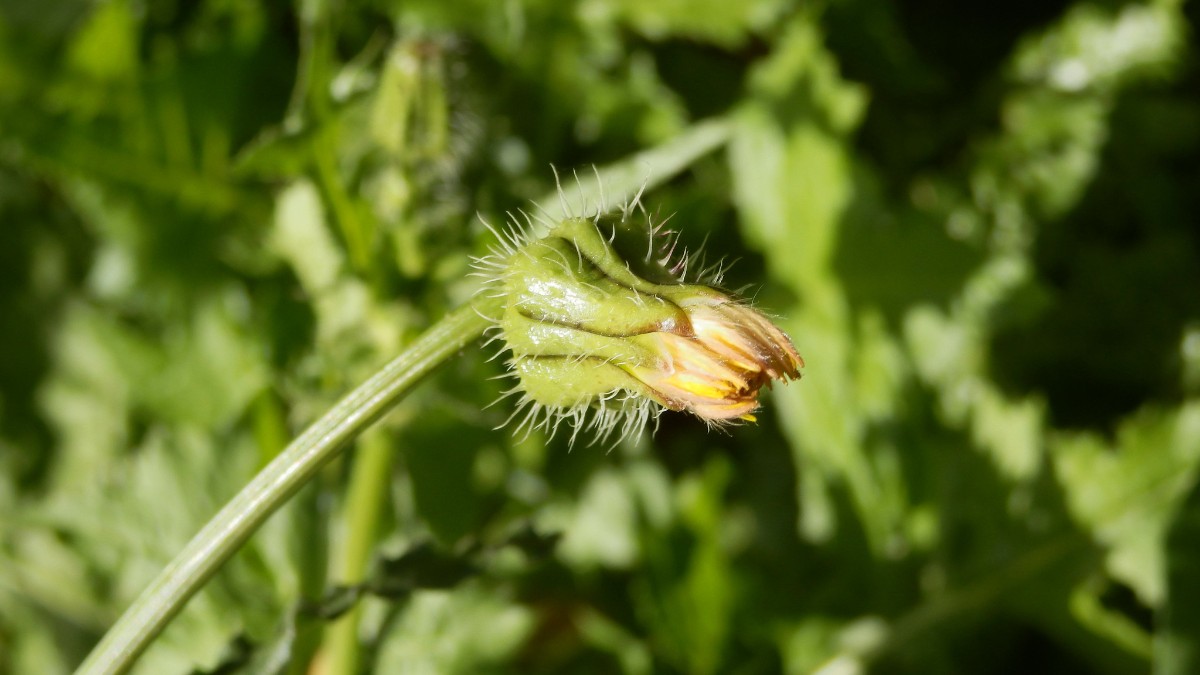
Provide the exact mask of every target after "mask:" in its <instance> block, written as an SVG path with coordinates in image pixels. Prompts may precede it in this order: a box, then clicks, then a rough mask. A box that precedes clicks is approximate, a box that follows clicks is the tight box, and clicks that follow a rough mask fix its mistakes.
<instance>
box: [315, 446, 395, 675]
mask: <svg viewBox="0 0 1200 675" xmlns="http://www.w3.org/2000/svg"><path fill="white" fill-rule="evenodd" d="M389 440H390V437H389V436H388V435H387V434H386V433H383V432H382V430H380V429H375V430H374V431H372V432H370V433H367V434H365V435H364V436H363V437H362V439H361V440H360V441H359V443H358V452H357V453H356V456H355V458H354V466H353V467H352V468H351V470H350V488H349V490H348V491H347V494H346V506H345V508H344V510H343V514H342V520H343V523H342V530H343V533H344V534H343V537H342V542H341V546H340V553H341V560H340V561H339V563H338V568H337V577H338V578H337V581H338V582H339V583H341V584H345V585H351V584H357V583H359V582H361V581H362V580H363V578H364V576H365V575H366V572H367V567H368V565H369V564H370V561H371V551H372V550H373V549H374V546H375V539H376V537H377V535H378V530H379V520H380V516H382V515H383V514H382V511H383V508H384V506H385V505H386V504H387V503H388V501H387V487H388V485H389V484H390V483H391V478H392V475H391V474H392V459H393V458H394V457H395V452H394V450H395V449H394V448H393V447H392V444H391V443H390V442H389ZM361 617H362V603H361V602H358V603H356V604H355V605H354V607H352V608H351V609H350V611H348V612H346V614H345V615H344V616H342V617H341V618H340V619H338V620H337V622H335V623H334V624H333V625H332V626H330V627H329V631H328V632H327V633H326V635H327V638H326V645H327V647H326V649H327V651H326V653H325V664H326V672H330V673H357V672H359V666H358V659H359V639H358V624H359V620H360V618H361Z"/></svg>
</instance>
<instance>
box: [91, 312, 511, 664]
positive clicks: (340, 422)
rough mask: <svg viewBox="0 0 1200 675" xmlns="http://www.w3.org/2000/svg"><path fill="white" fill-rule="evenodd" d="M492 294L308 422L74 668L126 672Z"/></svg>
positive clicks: (473, 334) (445, 354)
mask: <svg viewBox="0 0 1200 675" xmlns="http://www.w3.org/2000/svg"><path fill="white" fill-rule="evenodd" d="M495 302H497V301H495V300H491V299H488V298H483V297H481V298H480V299H479V300H478V302H476V303H475V304H474V305H468V306H464V307H461V308H459V309H457V310H455V311H454V312H452V313H450V314H448V315H447V316H446V317H445V318H443V319H442V320H441V321H440V322H438V323H437V324H435V325H433V326H432V327H430V328H429V330H427V331H425V333H424V334H422V335H421V337H419V338H417V340H416V342H414V343H413V344H412V345H410V346H409V347H408V348H407V349H405V350H404V352H403V353H402V354H400V356H398V357H396V358H395V359H394V360H393V361H392V362H391V363H388V364H387V365H386V366H384V367H383V369H382V370H380V371H379V372H378V373H376V374H375V375H374V376H373V377H371V379H369V380H367V381H366V382H364V383H363V384H362V385H360V386H359V387H358V388H357V389H355V390H354V391H352V392H351V393H350V394H348V395H347V396H346V397H345V398H343V399H342V400H341V401H339V402H338V403H337V404H336V405H335V406H334V407H333V408H332V409H331V410H330V411H329V412H328V413H326V414H325V416H323V417H322V418H321V419H319V420H317V421H316V422H315V423H313V424H312V425H311V426H310V427H308V429H306V430H305V431H304V433H302V434H301V435H300V436H299V437H298V438H296V440H294V441H293V442H292V443H291V445H289V446H288V447H287V448H286V449H285V450H284V451H283V452H282V453H280V454H279V456H278V457H276V458H275V460H274V461H272V462H271V463H270V464H268V465H267V467H266V468H264V469H263V470H262V471H261V472H259V474H258V475H257V476H255V477H254V479H253V480H252V481H250V483H249V484H248V485H247V486H246V487H245V488H243V489H242V491H241V492H239V493H238V494H237V496H235V497H234V498H233V499H232V500H230V502H229V503H228V504H226V505H225V507H224V508H223V509H221V511H220V512H219V513H217V515H216V516H214V517H213V518H212V520H210V521H209V522H208V524H207V525H205V526H204V529H202V530H201V531H200V533H199V534H197V535H196V536H195V537H194V538H193V539H192V540H191V541H190V542H189V543H188V545H187V546H186V547H185V548H184V550H183V551H182V552H180V554H179V555H178V556H176V558H175V559H174V560H173V561H171V563H170V564H169V565H167V567H166V568H165V569H164V570H163V571H162V572H161V573H160V574H159V576H158V578H157V579H155V580H154V582H153V583H151V584H150V586H148V587H147V588H146V590H145V591H143V592H142V594H141V596H139V597H138V599H137V600H135V601H134V603H133V604H132V605H130V607H129V608H128V609H127V610H126V611H125V613H124V614H123V615H122V616H121V618H120V619H118V620H117V623H116V624H114V625H113V627H112V628H111V629H110V630H109V631H108V633H106V634H105V635H104V637H103V638H102V639H101V640H100V642H99V644H97V645H96V647H95V648H94V649H93V650H92V652H91V654H89V655H88V658H87V659H86V660H84V662H83V664H82V665H80V667H79V669H78V671H77V673H78V674H79V675H98V674H100V673H105V674H109V673H123V672H127V671H128V670H129V668H130V667H131V666H132V665H133V663H134V661H136V660H137V658H138V656H139V655H141V653H142V652H143V651H144V650H145V649H146V647H147V646H148V645H149V644H150V642H151V641H152V640H153V639H154V638H155V637H156V636H157V635H158V634H159V633H160V632H162V630H163V628H165V627H166V625H167V623H169V622H170V620H171V619H172V618H173V617H174V616H175V615H176V614H178V613H179V612H180V610H182V609H183V607H184V605H185V604H187V601H188V599H190V598H191V597H192V596H193V595H194V594H195V593H196V592H197V591H199V590H200V588H201V587H203V586H204V584H205V582H206V581H208V579H209V578H210V577H211V576H212V575H213V574H214V573H216V571H217V570H218V569H220V567H221V565H222V564H223V563H224V562H225V561H226V560H228V559H229V558H230V557H231V556H232V555H233V554H234V553H236V552H237V550H238V549H239V548H240V547H241V545H242V544H243V543H244V542H245V541H246V539H248V538H249V537H250V535H251V534H253V533H254V532H255V531H256V530H257V529H258V527H259V526H260V525H262V523H263V522H264V521H266V519H267V518H268V517H269V516H270V515H271V514H272V513H274V512H275V510H276V509H278V508H279V507H280V506H282V505H283V504H284V503H285V502H286V501H287V500H288V498H290V497H291V496H292V495H293V494H294V493H295V492H296V491H297V490H299V489H300V487H301V486H303V485H304V484H305V483H307V482H308V480H309V479H310V478H311V477H312V476H313V474H315V473H316V472H317V470H318V469H320V468H321V466H323V465H324V464H325V463H326V462H328V461H329V460H330V459H332V458H333V457H335V456H337V454H338V453H339V452H340V451H341V450H342V448H343V447H344V446H345V444H346V443H347V442H348V441H349V440H351V439H353V438H354V437H355V436H357V435H358V434H359V433H361V432H362V430H363V429H365V428H366V427H367V426H368V425H370V424H371V423H372V422H374V421H375V420H377V419H378V418H379V417H380V416H381V415H383V414H384V413H385V412H387V411H388V410H389V409H390V408H391V407H392V405H393V404H395V403H396V401H398V400H399V399H400V398H401V397H403V396H404V395H405V394H407V393H408V392H409V391H410V390H411V389H412V388H413V386H414V385H416V384H417V383H418V382H419V381H420V380H421V379H422V378H423V377H424V376H425V375H427V374H429V373H430V372H432V371H433V369H434V368H436V367H437V366H439V365H441V364H442V363H443V362H445V361H446V360H447V359H449V358H450V357H451V356H453V355H454V353H455V352H457V351H458V350H459V349H461V348H462V347H463V346H465V345H466V344H467V343H469V342H471V341H472V340H474V339H475V338H477V337H478V336H479V335H480V334H481V333H482V332H483V329H484V328H486V327H487V326H488V320H487V319H485V318H483V316H482V315H483V314H487V313H489V312H490V311H492V310H493V308H492V307H490V305H489V303H495Z"/></svg>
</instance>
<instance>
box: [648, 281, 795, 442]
mask: <svg viewBox="0 0 1200 675" xmlns="http://www.w3.org/2000/svg"><path fill="white" fill-rule="evenodd" d="M683 288H687V287H681V290H682V289H683ZM680 305H681V306H682V307H683V309H684V311H685V312H686V313H687V316H688V319H689V320H690V321H691V326H692V335H690V336H685V335H677V334H674V333H655V334H654V337H655V339H656V340H657V341H658V343H659V347H658V350H657V351H658V352H659V354H660V355H661V358H660V361H659V362H658V363H656V364H653V365H652V366H650V367H646V366H636V367H634V368H633V369H632V373H633V374H634V376H635V377H637V378H638V379H639V380H641V381H642V382H644V383H645V384H646V386H648V387H649V388H650V389H651V390H652V391H653V392H654V393H655V394H656V395H657V396H656V398H658V400H659V402H660V403H662V404H663V405H665V406H666V407H668V408H671V409H673V410H687V411H689V412H691V413H694V414H695V415H697V416H698V417H700V418H702V419H704V420H706V421H709V422H714V423H723V422H727V421H729V420H734V419H741V420H746V421H754V420H755V417H754V414H753V413H754V411H755V410H757V409H758V391H759V389H761V388H762V387H763V385H767V386H769V385H770V383H771V380H776V379H778V380H784V381H787V380H794V379H799V378H800V369H801V368H802V367H804V360H803V359H801V358H800V355H799V354H797V353H796V349H795V347H793V346H792V342H791V340H789V339H788V337H787V336H786V335H784V333H783V331H781V330H779V329H778V328H776V327H775V325H774V324H772V323H771V322H770V321H768V320H767V319H766V317H764V316H763V315H762V314H760V313H759V312H757V311H755V310H753V309H751V308H749V307H746V306H745V305H741V304H738V303H736V302H734V301H733V300H731V299H729V298H724V297H719V296H718V297H713V296H711V295H709V294H704V295H701V296H699V297H698V298H694V299H692V300H691V301H689V300H682V301H681V302H680Z"/></svg>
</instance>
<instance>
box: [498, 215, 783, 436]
mask: <svg viewBox="0 0 1200 675" xmlns="http://www.w3.org/2000/svg"><path fill="white" fill-rule="evenodd" d="M629 212H630V210H629V209H626V210H625V211H624V212H622V213H620V214H618V215H616V216H608V215H596V216H594V217H591V218H577V217H569V218H565V219H563V220H561V221H559V222H557V223H554V224H548V223H547V225H549V232H548V233H547V234H546V236H544V237H541V238H536V239H535V238H532V237H529V236H528V235H524V234H521V233H519V232H518V231H512V230H510V231H508V232H507V234H500V233H499V232H497V234H498V236H500V237H501V240H502V248H500V249H496V250H494V251H493V255H492V256H489V257H488V258H485V259H482V260H480V261H478V262H479V267H480V269H482V270H485V272H486V274H487V275H488V276H489V277H490V278H491V279H492V280H493V290H492V291H491V292H493V293H496V294H499V295H500V296H502V297H503V299H504V313H503V315H502V316H501V317H499V318H498V320H497V326H498V330H499V333H500V337H502V338H503V340H504V344H505V347H506V348H507V349H508V350H509V351H510V352H511V358H510V359H509V361H508V363H509V366H510V368H511V370H512V372H513V373H514V374H515V376H516V377H517V379H518V380H519V385H518V386H517V387H515V388H514V389H513V390H511V392H510V393H519V394H521V395H522V398H521V402H522V405H521V406H520V407H519V408H518V411H517V412H516V413H514V417H516V416H518V415H520V414H522V412H521V411H522V410H524V413H523V417H522V418H521V419H522V421H521V423H520V424H519V425H518V427H517V428H518V430H519V429H521V428H522V427H524V428H526V429H532V428H535V427H539V426H540V427H544V428H546V429H547V430H550V431H553V430H554V429H556V428H557V426H558V424H559V423H560V422H561V421H562V420H563V419H570V420H571V421H572V423H573V426H574V427H575V433H578V432H579V430H580V429H581V428H591V429H594V430H595V431H596V432H597V438H598V439H600V440H604V439H607V438H608V437H610V436H611V435H612V434H613V432H614V431H616V430H618V429H619V431H620V435H621V436H622V437H624V436H627V435H630V434H633V433H637V432H638V431H640V430H641V428H642V427H643V426H644V425H645V424H646V423H647V422H648V421H649V420H650V419H657V416H658V414H659V413H660V412H661V411H662V410H663V409H670V410H681V411H687V412H691V413H693V414H695V415H697V416H698V417H700V418H701V419H703V420H704V421H706V422H707V423H709V424H716V425H720V424H725V423H729V422H731V421H735V420H750V421H753V420H754V419H755V417H754V412H755V410H757V409H758V406H759V403H758V392H759V390H760V389H761V388H762V387H763V386H764V385H767V386H769V385H770V383H771V381H772V380H775V379H779V380H784V381H787V380H789V379H798V378H799V377H800V369H801V368H802V367H803V365H804V361H803V360H802V359H801V358H800V356H799V354H797V353H796V350H795V348H794V347H793V346H792V343H791V341H790V340H789V339H788V337H787V336H786V335H784V333H783V332H782V331H780V330H779V329H778V328H777V327H775V325H773V324H772V323H771V322H770V321H769V320H767V318H766V317H764V316H763V315H762V314H761V313H759V312H757V311H756V310H754V309H752V308H750V307H748V306H746V305H745V304H744V303H742V302H739V301H738V300H735V299H734V298H732V297H730V296H729V295H726V294H725V293H722V292H720V291H717V290H715V289H714V288H711V287H710V286H708V285H703V284H700V283H685V282H684V280H683V276H684V274H685V272H683V269H684V268H685V267H686V257H684V258H681V259H679V260H673V259H672V255H671V251H664V250H663V249H664V247H666V248H672V249H673V243H672V242H671V241H670V239H669V237H665V236H664V235H663V233H662V232H661V227H659V228H648V227H640V228H639V227H634V226H633V225H632V224H631V223H630V222H628V217H627V216H628V214H629ZM715 276H717V277H719V274H717V275H715ZM574 437H575V436H574V435H572V439H574Z"/></svg>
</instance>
